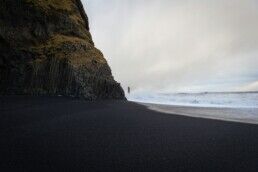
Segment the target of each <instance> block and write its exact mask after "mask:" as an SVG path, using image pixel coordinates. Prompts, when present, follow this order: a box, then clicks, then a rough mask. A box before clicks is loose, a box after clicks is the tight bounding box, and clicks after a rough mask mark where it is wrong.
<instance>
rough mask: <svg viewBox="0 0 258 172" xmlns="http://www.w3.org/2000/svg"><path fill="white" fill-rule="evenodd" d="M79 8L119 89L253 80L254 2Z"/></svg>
mask: <svg viewBox="0 0 258 172" xmlns="http://www.w3.org/2000/svg"><path fill="white" fill-rule="evenodd" d="M84 4H85V7H86V8H87V13H88V15H89V18H90V27H91V32H92V34H93V38H94V41H95V43H96V46H97V47H98V48H100V49H101V50H102V51H103V53H104V54H105V56H106V58H107V60H108V62H109V64H110V65H111V68H112V70H113V74H114V76H115V78H116V79H117V80H118V81H120V82H121V83H122V85H123V86H128V85H130V86H132V87H133V88H135V89H138V88H142V89H145V88H146V89H147V88H148V89H153V90H157V91H162V90H169V91H184V90H191V89H192V88H198V89H200V90H203V91H206V90H214V91H216V90H219V91H223V90H233V89H235V88H239V87H240V86H241V85H243V84H247V85H248V84H250V83H253V82H255V81H257V80H258V68H257V66H258V32H257V30H258V20H257V18H258V10H257V8H258V3H257V1H256V0H234V1H225V0H216V1H213V0H210V1H209V0H173V1H171V0H148V1H144V0H109V1H106V0H84ZM182 89H183V90H182Z"/></svg>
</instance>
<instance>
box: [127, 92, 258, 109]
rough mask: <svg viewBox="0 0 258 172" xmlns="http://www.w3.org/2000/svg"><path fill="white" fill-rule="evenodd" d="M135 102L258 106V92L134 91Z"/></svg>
mask: <svg viewBox="0 0 258 172" xmlns="http://www.w3.org/2000/svg"><path fill="white" fill-rule="evenodd" d="M127 99H128V100H130V101H134V102H142V103H154V104H165V105H180V106H195V107H196V106H197V107H231V108H258V92H241V93H230V92H229V93H227V92H225V93H208V92H207V93H150V92H133V93H131V94H130V95H127Z"/></svg>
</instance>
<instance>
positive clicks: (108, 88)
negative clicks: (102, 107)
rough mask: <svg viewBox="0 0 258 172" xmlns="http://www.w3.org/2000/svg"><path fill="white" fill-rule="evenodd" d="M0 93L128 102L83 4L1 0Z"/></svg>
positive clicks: (62, 0) (65, 0)
mask: <svg viewBox="0 0 258 172" xmlns="http://www.w3.org/2000/svg"><path fill="white" fill-rule="evenodd" d="M0 94H2V95H3V94H5V95H6V94H7V95H9V94H29V95H66V96H74V97H83V98H85V99H88V100H96V99H124V91H123V90H122V88H121V86H120V84H119V83H117V82H116V81H115V80H114V78H113V76H112V74H111V70H110V68H109V66H108V64H107V61H106V60H105V59H104V57H103V54H102V53H101V52H100V51H99V50H98V49H96V48H95V46H94V43H93V41H92V38H91V34H90V32H89V24H88V17H87V15H86V13H85V11H84V9H83V6H82V3H81V1H80V0H1V1H0Z"/></svg>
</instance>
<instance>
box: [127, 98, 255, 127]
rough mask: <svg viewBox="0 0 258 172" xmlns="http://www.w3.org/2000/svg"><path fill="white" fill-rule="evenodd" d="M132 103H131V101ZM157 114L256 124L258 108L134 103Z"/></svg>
mask: <svg viewBox="0 0 258 172" xmlns="http://www.w3.org/2000/svg"><path fill="white" fill-rule="evenodd" d="M132 102H133V101H132ZM134 103H137V104H140V105H144V106H146V107H147V108H148V109H150V110H154V111H157V112H162V113H167V114H172V115H183V116H187V117H193V118H204V119H213V120H220V121H229V122H238V123H248V124H256V125H257V124H258V108H251V107H250V108H249V107H241V108H236V107H206V106H205V107H202V106H187V105H168V104H156V103H144V102H134Z"/></svg>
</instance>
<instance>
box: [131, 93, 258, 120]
mask: <svg viewBox="0 0 258 172" xmlns="http://www.w3.org/2000/svg"><path fill="white" fill-rule="evenodd" d="M127 98H128V100H130V101H134V102H139V103H141V104H142V105H145V106H147V107H148V108H149V109H151V110H155V111H159V112H163V113H170V114H177V115H184V116H191V117H198V118H210V119H217V120H224V121H235V122H243V123H252V124H258V92H245V93H174V94H167V93H155V94H154V93H151V94H150V93H148V92H134V93H132V94H130V95H127Z"/></svg>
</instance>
